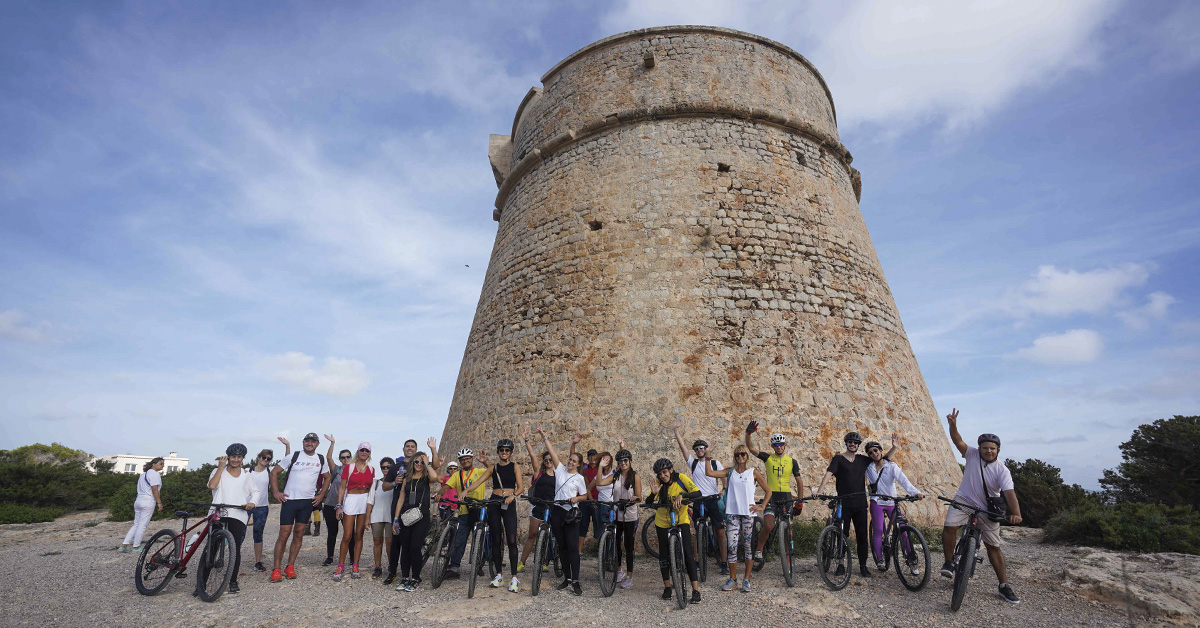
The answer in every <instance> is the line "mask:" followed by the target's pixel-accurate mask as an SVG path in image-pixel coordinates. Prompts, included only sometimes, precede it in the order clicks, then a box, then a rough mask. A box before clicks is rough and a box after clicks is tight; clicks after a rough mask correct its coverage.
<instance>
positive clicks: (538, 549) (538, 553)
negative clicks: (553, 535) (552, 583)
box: [529, 529, 550, 596]
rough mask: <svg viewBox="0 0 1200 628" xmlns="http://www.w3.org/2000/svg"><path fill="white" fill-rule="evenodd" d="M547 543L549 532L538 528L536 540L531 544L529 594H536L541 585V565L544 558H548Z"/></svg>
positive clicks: (544, 562) (543, 563) (544, 561)
mask: <svg viewBox="0 0 1200 628" xmlns="http://www.w3.org/2000/svg"><path fill="white" fill-rule="evenodd" d="M549 543H550V533H549V532H548V531H546V530H545V529H539V530H538V534H537V541H536V542H534V545H533V569H531V570H530V571H531V573H530V574H529V594H530V595H533V596H536V595H537V594H538V591H539V590H541V587H542V565H545V564H546V560H547V559H548V556H547V554H548V553H549V551H550V550H549V548H548V547H547V545H549Z"/></svg>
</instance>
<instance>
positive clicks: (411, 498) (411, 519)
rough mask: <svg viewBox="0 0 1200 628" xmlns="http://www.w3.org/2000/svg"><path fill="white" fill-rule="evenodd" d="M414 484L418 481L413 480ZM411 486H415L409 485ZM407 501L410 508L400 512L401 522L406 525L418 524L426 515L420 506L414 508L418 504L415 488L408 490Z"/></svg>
mask: <svg viewBox="0 0 1200 628" xmlns="http://www.w3.org/2000/svg"><path fill="white" fill-rule="evenodd" d="M412 484H416V482H412ZM409 488H410V489H412V488H413V487H412V486H409ZM407 501H408V505H409V509H408V510H405V511H404V512H402V513H400V523H401V524H403V525H404V526H405V527H409V526H413V525H416V524H417V522H418V521H420V520H421V518H422V517H423V516H424V515H423V514H422V513H421V509H420V508H414V506H416V505H417V495H416V491H415V490H409V491H408V500H407Z"/></svg>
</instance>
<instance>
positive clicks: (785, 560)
mask: <svg viewBox="0 0 1200 628" xmlns="http://www.w3.org/2000/svg"><path fill="white" fill-rule="evenodd" d="M804 501H805V500H803V499H796V498H795V497H792V496H790V495H789V496H788V498H787V499H781V500H779V501H777V502H772V503H771V504H769V505H768V507H770V506H772V505H774V507H775V508H776V512H775V527H773V528H771V533H770V534H769V535H767V541H766V543H764V544H763V557H762V558H755V559H754V573H758V572H760V571H762V568H763V567H764V566H765V565H766V564H767V562H768V560H771V559H774V557H775V555H776V554H778V555H779V567H780V569H781V570H782V571H783V581H784V583H786V584H787V586H789V587H792V586H795V574H796V568H795V567H796V565H795V556H796V548H795V544H794V542H793V540H792V519H793V518H794V517H795V516H796V514H797V513H796V511H795V510H794V509H793V504H797V503H802V502H804ZM780 506H782V508H780ZM765 525H766V524H765V523H764V522H763V517H755V518H754V530H753V533H752V534H751V540H750V547H751V548H755V547H758V539H759V535H760V534H762V530H763V527H764V526H765Z"/></svg>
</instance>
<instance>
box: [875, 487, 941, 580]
mask: <svg viewBox="0 0 1200 628" xmlns="http://www.w3.org/2000/svg"><path fill="white" fill-rule="evenodd" d="M871 497H874V498H880V497H882V498H885V499H890V500H892V501H893V502H895V504H896V506H895V508H893V509H892V514H891V516H889V517H888V523H887V526H886V527H885V528H884V530H883V539H881V541H882V542H881V543H880V552H881V553H882V554H883V555H882V556H875V557H874V558H875V564H876V566H877V568H878V569H879V570H880V571H887V569H888V563H889V562H895V565H896V576H897V577H899V578H900V584H903V585H904V587H905V588H906V589H908V590H909V591H920V590H921V589H924V588H925V585H927V584H929V545H928V544H926V543H925V535H924V534H921V531H920V530H918V529H917V528H916V527H914V526H911V525H909V524H908V517H907V516H905V514H904V507H903V506H902V505H901V504H902V503H903V502H915V501H917V500H919V499H921V496H920V495H909V496H907V497H890V496H888V495H872V496H871ZM871 552H872V553H874V552H875V546H874V545H872V546H871ZM901 557H903V559H902V558H901ZM901 560H903V561H904V564H900V561H901ZM878 565H883V566H882V567H878Z"/></svg>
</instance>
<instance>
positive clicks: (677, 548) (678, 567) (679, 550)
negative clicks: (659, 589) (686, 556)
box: [667, 531, 688, 610]
mask: <svg viewBox="0 0 1200 628" xmlns="http://www.w3.org/2000/svg"><path fill="white" fill-rule="evenodd" d="M667 545H669V548H668V549H669V550H670V553H669V557H670V561H671V588H673V589H674V590H675V608H678V609H679V610H683V609H685V608H687V605H688V598H687V587H686V586H684V581H683V577H684V575H685V574H686V573H687V571H686V570H685V569H684V566H683V539H682V538H681V537H680V536H679V533H678V531H676V533H675V534H672V535H670V538H669V540H668V541H667Z"/></svg>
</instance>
